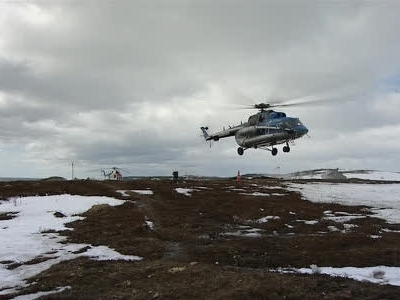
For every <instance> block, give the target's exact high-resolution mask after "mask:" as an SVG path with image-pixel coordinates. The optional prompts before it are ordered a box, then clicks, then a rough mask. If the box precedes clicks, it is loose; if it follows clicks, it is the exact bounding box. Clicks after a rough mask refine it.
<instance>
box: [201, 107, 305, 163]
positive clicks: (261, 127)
mask: <svg viewBox="0 0 400 300" xmlns="http://www.w3.org/2000/svg"><path fill="white" fill-rule="evenodd" d="M297 104H301V103H292V104H268V103H260V104H256V105H254V106H252V107H251V108H254V109H258V110H259V112H258V113H256V114H254V115H251V116H250V117H249V119H248V121H247V122H246V123H241V124H240V125H236V126H232V127H231V126H230V127H229V128H227V129H225V128H224V129H223V130H222V131H220V132H216V133H213V134H209V133H208V131H207V130H208V127H206V126H204V127H201V128H200V129H201V131H202V132H203V136H204V138H205V139H206V141H210V142H211V141H218V140H219V139H221V138H225V137H230V136H234V137H235V140H236V143H237V144H238V145H239V147H238V148H237V153H238V154H239V155H243V153H244V151H245V150H247V149H250V148H254V149H263V150H268V151H270V152H271V154H272V155H273V156H275V155H277V154H278V149H277V148H276V147H275V146H276V145H279V144H285V146H283V149H282V150H283V152H286V153H287V152H290V146H289V142H291V141H293V140H295V139H298V138H301V137H302V136H304V135H305V134H307V133H308V129H307V127H306V126H304V125H303V123H301V121H300V120H299V118H293V117H288V116H286V114H285V113H284V112H279V111H274V110H272V109H271V108H273V107H284V106H292V105H297Z"/></svg>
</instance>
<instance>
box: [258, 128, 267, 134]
mask: <svg viewBox="0 0 400 300" xmlns="http://www.w3.org/2000/svg"><path fill="white" fill-rule="evenodd" d="M262 134H265V128H258V129H257V135H262Z"/></svg>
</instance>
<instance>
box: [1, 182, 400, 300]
mask: <svg viewBox="0 0 400 300" xmlns="http://www.w3.org/2000/svg"><path fill="white" fill-rule="evenodd" d="M284 184H285V183H284V182H280V181H277V180H274V179H257V180H249V181H246V180H245V181H243V182H242V185H241V186H237V187H235V181H234V180H216V181H201V182H196V181H190V182H180V183H178V184H177V185H174V184H173V183H172V182H171V181H170V180H137V181H121V182H112V181H86V180H85V181H34V182H7V183H0V194H1V198H2V199H7V198H8V197H12V196H27V195H48V194H61V193H69V194H79V195H106V196H111V197H115V198H119V199H124V200H127V201H126V202H125V203H124V204H123V205H121V206H116V207H109V206H97V207H93V208H92V209H91V210H90V211H88V212H87V213H85V214H84V216H85V217H86V218H85V219H84V220H81V221H76V222H73V223H70V224H69V226H70V227H73V228H74V230H73V231H65V232H63V233H62V234H64V235H66V236H68V239H69V241H71V242H79V243H89V244H92V245H107V246H109V247H110V248H113V249H115V250H117V251H119V252H121V253H122V254H131V255H138V256H141V257H143V260H142V261H139V262H126V261H106V262H104V261H94V260H89V259H87V258H79V259H75V260H71V261H65V262H63V263H61V264H59V265H55V266H53V267H52V268H51V269H49V270H48V271H45V272H43V273H42V274H40V275H39V276H37V277H35V278H32V280H31V281H32V282H36V284H34V285H31V286H30V287H29V288H27V289H25V290H24V291H22V293H33V292H35V291H43V290H53V289H55V288H56V287H59V286H66V285H68V286H71V289H69V290H66V291H64V292H62V293H60V294H54V295H51V296H47V298H48V299H78V298H80V299H248V298H253V299H282V298H285V299H299V298H303V299H321V298H323V299H396V298H400V288H399V287H394V286H388V285H378V284H372V283H365V282H358V281H353V280H350V279H343V278H333V277H329V276H325V275H297V274H281V273H277V272H273V271H270V270H271V269H274V268H278V267H309V266H310V265H311V264H316V265H318V266H335V267H341V266H358V267H363V266H377V265H386V266H399V265H400V249H399V247H400V234H398V233H393V232H386V233H382V231H381V229H384V228H386V229H392V230H399V229H400V226H396V225H389V224H387V223H386V222H385V221H383V220H380V219H377V218H374V217H366V218H360V219H353V220H352V221H351V222H350V223H352V224H354V225H357V226H354V227H351V229H348V228H347V229H346V228H344V227H343V224H342V225H341V224H338V223H336V222H334V221H332V220H327V219H324V218H323V217H324V212H325V211H327V210H330V211H332V212H333V213H335V212H340V213H351V214H366V210H365V207H361V206H356V207H347V206H346V207H344V206H340V205H338V204H316V203H311V202H309V201H304V200H301V199H300V196H299V195H298V194H297V193H294V192H287V191H286V190H284ZM176 187H180V188H190V189H194V191H193V192H192V193H191V196H186V195H184V194H182V193H178V192H177V191H176V190H175V188H176ZM134 189H141V190H142V189H150V190H152V191H153V192H154V194H153V195H141V194H137V193H134V192H129V191H130V190H134ZM118 190H126V191H127V192H126V193H127V194H128V195H126V196H123V194H122V193H120V192H117V191H118ZM254 192H265V193H268V194H270V195H269V196H255V195H254V194H252V193H254ZM266 216H273V218H270V219H269V220H268V221H267V222H257V220H259V219H260V218H263V217H266ZM146 220H148V221H151V222H153V224H154V227H153V228H150V227H149V226H148V225H146ZM299 220H303V221H301V222H300V221H299ZM304 220H306V221H307V220H309V221H312V220H319V222H318V223H317V224H312V225H311V224H309V223H307V222H304ZM330 226H336V227H338V228H339V229H342V231H331V230H330V229H329V228H331V227H330ZM340 226H342V228H340ZM255 234H257V235H258V236H257V237H253V236H252V235H255ZM378 234H379V235H380V236H381V238H379V239H376V238H375V239H374V238H371V235H372V236H374V235H378ZM0 297H1V296H0ZM3 298H4V299H7V298H6V297H4V296H3ZM3 298H0V299H3ZM9 298H10V297H9ZM45 298H46V297H43V299H45Z"/></svg>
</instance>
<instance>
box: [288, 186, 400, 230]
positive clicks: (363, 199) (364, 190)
mask: <svg viewBox="0 0 400 300" xmlns="http://www.w3.org/2000/svg"><path fill="white" fill-rule="evenodd" d="M289 189H290V190H295V191H299V192H301V194H302V196H303V198H305V199H307V200H310V201H313V202H329V203H332V202H333V203H339V204H344V205H366V206H370V207H373V209H372V210H371V211H372V212H374V213H375V214H376V217H378V218H383V219H386V220H387V221H388V222H389V223H400V184H395V183H392V184H355V183H340V184H338V183H322V182H319V183H307V184H295V183H291V184H289Z"/></svg>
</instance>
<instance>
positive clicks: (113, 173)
mask: <svg viewBox="0 0 400 300" xmlns="http://www.w3.org/2000/svg"><path fill="white" fill-rule="evenodd" d="M101 173H103V176H104V178H105V179H109V180H122V173H121V169H119V168H117V167H113V168H111V169H110V172H108V173H106V171H105V170H101Z"/></svg>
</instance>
